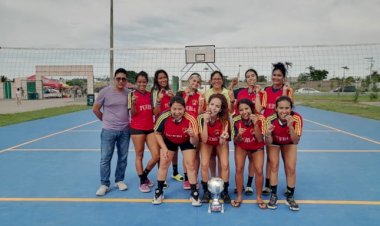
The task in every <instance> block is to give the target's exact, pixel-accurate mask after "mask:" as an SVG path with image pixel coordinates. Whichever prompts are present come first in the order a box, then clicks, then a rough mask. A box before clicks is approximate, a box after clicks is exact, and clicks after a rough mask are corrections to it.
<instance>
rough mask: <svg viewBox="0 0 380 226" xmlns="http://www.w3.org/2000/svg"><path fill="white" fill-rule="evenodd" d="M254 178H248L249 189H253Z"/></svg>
mask: <svg viewBox="0 0 380 226" xmlns="http://www.w3.org/2000/svg"><path fill="white" fill-rule="evenodd" d="M252 181H253V177H250V176H248V182H247V187H252Z"/></svg>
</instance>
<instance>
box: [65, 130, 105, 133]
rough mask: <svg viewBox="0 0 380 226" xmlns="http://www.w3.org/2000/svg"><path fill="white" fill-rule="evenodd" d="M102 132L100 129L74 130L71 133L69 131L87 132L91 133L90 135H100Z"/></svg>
mask: <svg viewBox="0 0 380 226" xmlns="http://www.w3.org/2000/svg"><path fill="white" fill-rule="evenodd" d="M101 131H102V130H100V129H76V130H72V131H69V132H70V133H88V132H92V133H100V132H101Z"/></svg>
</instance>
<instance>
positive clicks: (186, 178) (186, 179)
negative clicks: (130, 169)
mask: <svg viewBox="0 0 380 226" xmlns="http://www.w3.org/2000/svg"><path fill="white" fill-rule="evenodd" d="M184 174H185V181H188V180H189V178H188V177H187V173H184Z"/></svg>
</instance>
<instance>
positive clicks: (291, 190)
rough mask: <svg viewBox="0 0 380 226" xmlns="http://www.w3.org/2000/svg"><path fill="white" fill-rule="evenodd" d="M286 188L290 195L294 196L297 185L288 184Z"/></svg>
mask: <svg viewBox="0 0 380 226" xmlns="http://www.w3.org/2000/svg"><path fill="white" fill-rule="evenodd" d="M286 189H287V190H288V191H289V197H293V195H294V189H295V187H294V188H291V187H289V186H287V187H286Z"/></svg>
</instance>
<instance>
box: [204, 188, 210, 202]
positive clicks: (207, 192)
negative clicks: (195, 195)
mask: <svg viewBox="0 0 380 226" xmlns="http://www.w3.org/2000/svg"><path fill="white" fill-rule="evenodd" d="M210 199H211V193H210V191H209V190H207V191H205V192H204V193H203V197H202V203H209V202H210Z"/></svg>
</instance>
